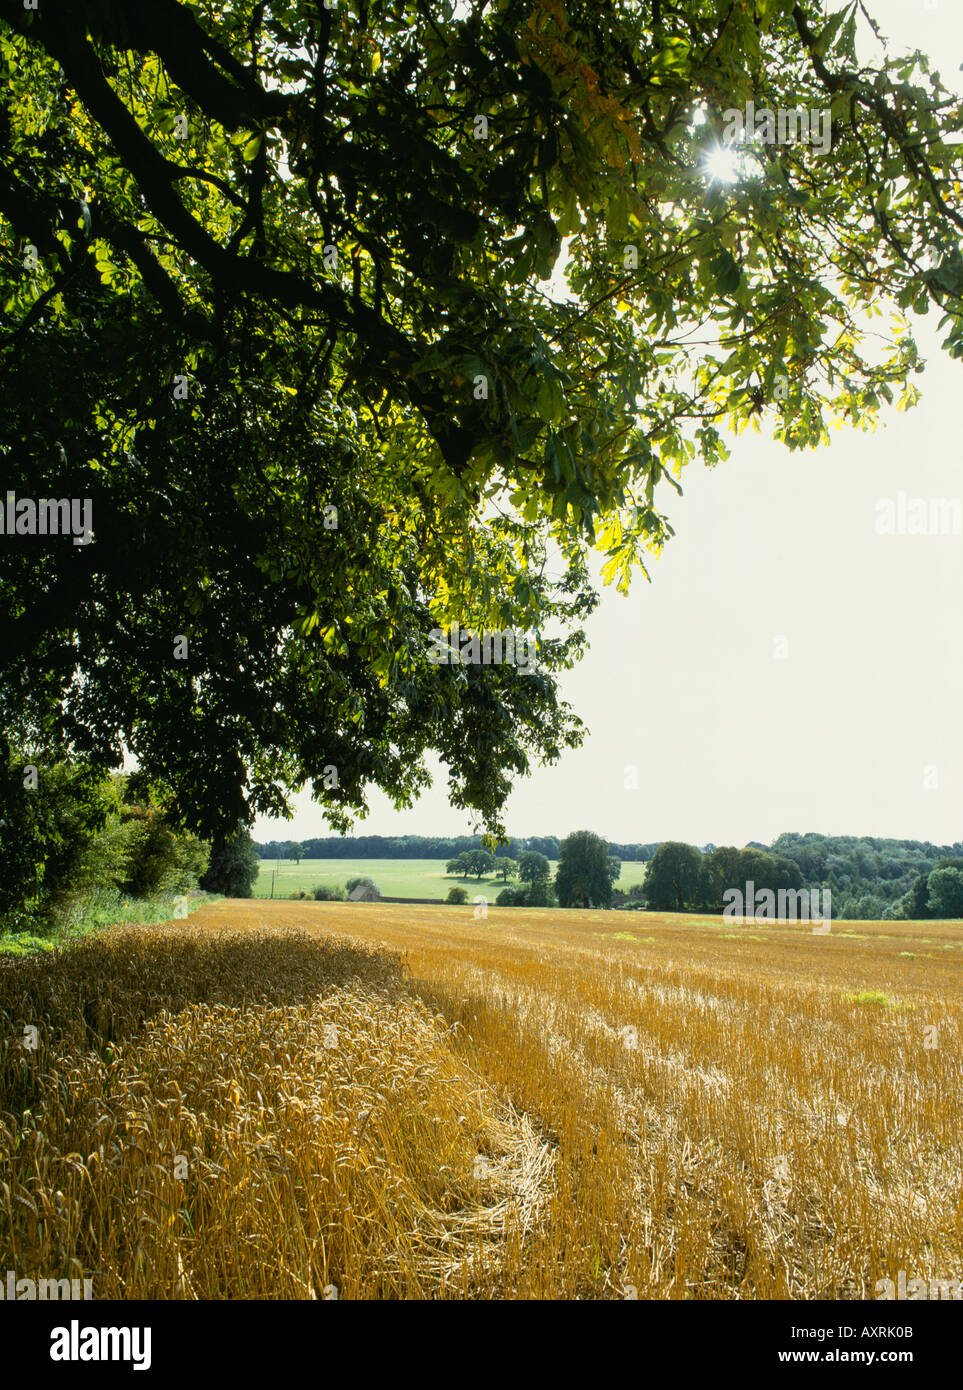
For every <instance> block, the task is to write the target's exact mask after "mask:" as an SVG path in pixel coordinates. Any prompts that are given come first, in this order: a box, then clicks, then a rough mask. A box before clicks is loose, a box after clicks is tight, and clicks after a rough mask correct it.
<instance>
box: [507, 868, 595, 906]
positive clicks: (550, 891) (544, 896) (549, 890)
mask: <svg viewBox="0 0 963 1390" xmlns="http://www.w3.org/2000/svg"><path fill="white" fill-rule="evenodd" d="M521 901H522V904H523V905H524V906H525V907H554V906H555V904H556V901H557V899H556V894H555V887H554V885H553V883H552V876H551V874H550V873H544V874H537V875H536V876H535V878H533V879H532V881H531V883H530V884H529V885H528V888H527V889H525V890H524V893H523V896H522V899H521ZM609 901H611V899H610V900H609Z"/></svg>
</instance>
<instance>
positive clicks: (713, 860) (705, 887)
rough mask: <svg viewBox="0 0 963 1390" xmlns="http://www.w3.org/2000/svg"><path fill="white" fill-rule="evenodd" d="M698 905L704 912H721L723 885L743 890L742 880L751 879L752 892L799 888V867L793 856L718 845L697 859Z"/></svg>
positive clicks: (747, 880)
mask: <svg viewBox="0 0 963 1390" xmlns="http://www.w3.org/2000/svg"><path fill="white" fill-rule="evenodd" d="M701 873H702V894H701V906H702V907H703V908H704V909H705V910H706V911H707V912H722V911H723V908H724V906H725V893H726V891H727V889H730V888H738V889H739V891H740V892H741V893H743V894H745V892H746V884H748V883H752V884H753V885H754V889H755V891H756V892H761V891H764V890H765V889H771V890H772V891H773V892H774V893H777V894H778V892H779V890H780V889H789V888H792V889H799V888H802V886H803V883H804V881H805V880H804V879H803V874H802V870H801V869H800V867H799V865H798V864H797V863H796V862H795V860H792V859H787V858H785V857H784V856H782V855H778V854H770V853H769V852H768V850H759V849H753V848H750V847H749V846H746V848H745V849H736V848H735V847H734V846H732V845H722V846H720V847H719V848H718V849H714V850H713V851H712V853H711V854H708V855H705V856H704V857H703V859H702V862H701Z"/></svg>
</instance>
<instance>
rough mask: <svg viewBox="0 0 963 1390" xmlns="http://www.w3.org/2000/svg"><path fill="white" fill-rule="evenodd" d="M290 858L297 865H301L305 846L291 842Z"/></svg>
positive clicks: (295, 841) (289, 845)
mask: <svg viewBox="0 0 963 1390" xmlns="http://www.w3.org/2000/svg"><path fill="white" fill-rule="evenodd" d="M288 858H289V859H293V860H294V862H295V864H300V863H301V860H302V859H303V858H304V845H300V844H298V842H297V840H291V841H290V842H289V844H288Z"/></svg>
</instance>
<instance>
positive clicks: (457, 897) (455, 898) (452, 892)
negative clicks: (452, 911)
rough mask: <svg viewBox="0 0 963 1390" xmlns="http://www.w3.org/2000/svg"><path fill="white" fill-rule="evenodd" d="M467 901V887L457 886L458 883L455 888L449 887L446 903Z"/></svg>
mask: <svg viewBox="0 0 963 1390" xmlns="http://www.w3.org/2000/svg"><path fill="white" fill-rule="evenodd" d="M467 901H468V890H467V889H465V888H459V887H457V885H456V886H455V887H454V888H449V889H448V897H447V898H446V899H445V902H446V903H467Z"/></svg>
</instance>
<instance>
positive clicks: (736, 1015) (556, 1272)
mask: <svg viewBox="0 0 963 1390" xmlns="http://www.w3.org/2000/svg"><path fill="white" fill-rule="evenodd" d="M961 980H963V923H961V922H959V921H954V922H921V923H894V922H874V923H849V922H847V923H841V924H836V925H834V926H833V928H832V931H831V932H830V933H829V934H828V935H818V934H813V932H812V931H811V929H809V928H808V927H807V926H805V925H798V926H796V925H792V926H790V925H781V926H773V927H768V926H760V925H759V924H755V925H750V926H733V925H732V924H731V923H730V922H727V921H723V919H721V918H711V917H675V916H671V915H666V916H660V915H657V914H651V913H613V912H575V911H559V910H557V909H496V908H490V909H488V916H487V918H482V919H476V918H475V917H474V915H473V909H472V908H471V907H470V906H469V907H444V906H437V907H436V906H430V907H428V906H422V907H414V906H404V905H388V904H379V903H353V904H340V903H304V902H285V901H275V902H264V901H247V902H238V901H220V902H217V903H214V904H211V905H209V906H207V907H205V908H203V909H202V910H201V911H200V912H198V913H197V914H196V915H195V916H193V917H192V918H191V919H190V920H189V921H186V922H172V923H167V924H162V925H159V926H152V927H125V928H118V929H115V930H111V931H106V932H103V933H100V934H98V935H96V936H94V937H91V938H88V939H85V940H83V941H81V942H80V943H79V944H77V945H75V946H73V947H71V948H70V949H67V950H61V951H57V952H56V953H55V954H53V955H52V956H45V957H42V958H23V959H15V960H9V961H7V962H5V963H3V964H2V965H0V1031H2V1038H3V1049H2V1054H0V1204H2V1207H3V1212H4V1216H3V1220H2V1223H0V1270H7V1269H10V1270H14V1271H16V1273H17V1275H18V1276H19V1277H35V1278H41V1277H45V1278H51V1277H71V1276H73V1277H79V1276H81V1275H83V1276H89V1277H92V1280H93V1293H94V1297H95V1298H110V1297H115V1298H116V1297H120V1298H159V1299H165V1298H184V1299H225V1298H228V1299H244V1298H271V1299H281V1298H283V1299H326V1298H335V1297H337V1298H348V1299H352V1298H364V1299H378V1298H405V1299H426V1298H517V1299H555V1298H564V1299H597V1298H603V1299H605V1298H608V1299H624V1298H633V1297H638V1298H640V1299H732V1298H739V1299H815V1298H830V1299H861V1298H873V1297H874V1285H875V1283H876V1282H877V1281H878V1280H880V1279H882V1278H886V1277H889V1278H892V1279H894V1280H895V1279H896V1277H897V1273H898V1271H899V1270H905V1271H908V1273H909V1276H910V1277H922V1278H937V1279H942V1278H951V1277H954V1276H956V1275H959V1274H960V1273H961V1272H963V1193H961V1183H960V1173H961V1172H963V1123H961V1118H963V1099H961V1097H963V1087H961V1080H963V1034H961V1020H963V1010H961V1002H963V991H961Z"/></svg>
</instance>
